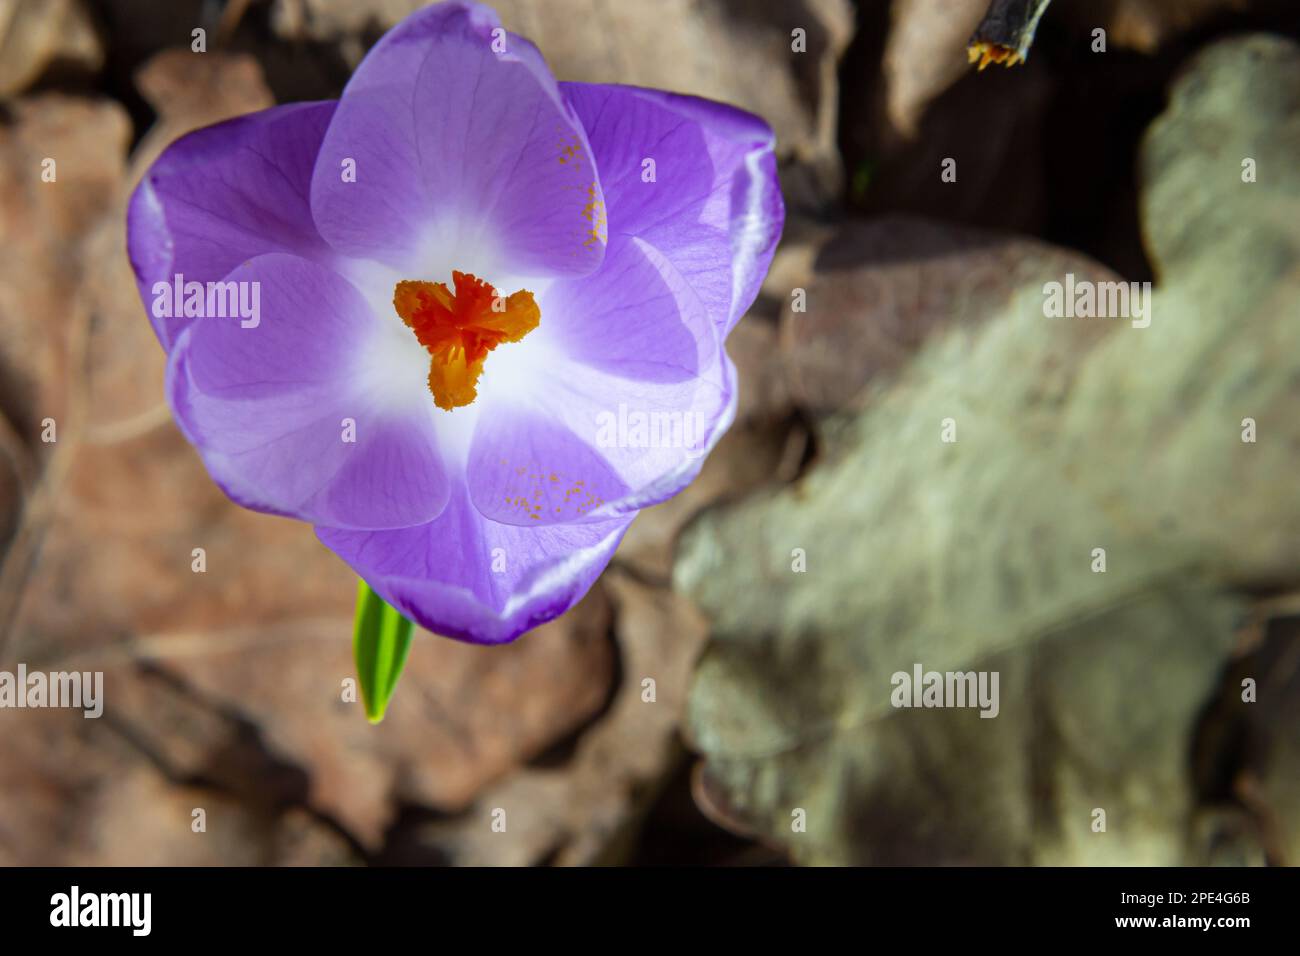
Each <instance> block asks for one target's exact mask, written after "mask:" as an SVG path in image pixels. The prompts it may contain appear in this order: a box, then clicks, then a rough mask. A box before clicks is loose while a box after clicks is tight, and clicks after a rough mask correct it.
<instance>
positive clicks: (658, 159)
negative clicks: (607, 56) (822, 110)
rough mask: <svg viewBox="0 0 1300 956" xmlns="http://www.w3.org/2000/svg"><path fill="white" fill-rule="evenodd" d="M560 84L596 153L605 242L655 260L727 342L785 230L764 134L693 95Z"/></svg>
mask: <svg viewBox="0 0 1300 956" xmlns="http://www.w3.org/2000/svg"><path fill="white" fill-rule="evenodd" d="M560 86H561V89H562V90H563V92H564V96H565V98H566V99H567V100H568V102H569V103H570V104H571V105H572V106H573V108H574V110H575V111H576V112H577V114H578V116H579V118H580V119H581V120H582V123H583V126H584V127H585V128H586V130H587V137H588V139H589V140H590V142H591V148H592V150H593V151H594V153H595V156H596V166H597V168H599V169H600V174H601V184H602V186H603V187H604V190H605V203H606V207H607V209H608V211H609V229H610V234H611V236H612V235H614V234H615V233H621V234H624V235H629V236H636V237H637V238H639V239H641V240H642V241H644V242H647V243H650V244H651V245H653V246H655V247H656V248H657V249H658V250H659V251H660V252H661V253H663V255H664V256H665V257H666V258H667V259H668V260H669V261H670V262H672V263H673V265H674V266H675V267H676V268H677V270H678V271H679V272H680V273H681V274H682V275H683V276H685V278H686V280H687V281H688V282H689V283H690V284H691V286H692V287H693V288H694V289H695V290H696V292H697V293H698V294H699V295H700V297H701V298H702V299H703V300H704V301H705V303H706V304H707V305H708V308H709V312H710V314H711V315H712V316H713V317H714V320H715V321H716V322H717V324H718V325H719V327H720V328H721V329H722V331H723V334H724V337H725V333H726V332H728V331H730V330H731V328H732V326H734V325H735V324H736V322H737V321H739V320H740V317H741V316H742V315H744V314H745V311H746V310H747V309H748V308H749V307H750V305H752V304H753V301H754V298H755V297H756V296H757V295H758V290H759V286H760V285H761V284H762V281H763V277H764V276H765V275H766V274H767V269H768V266H769V265H770V264H771V261H772V255H773V253H774V252H775V251H776V244H777V241H778V240H779V239H780V237H781V229H782V227H783V225H784V223H785V206H784V203H783V201H782V199H781V188H780V183H779V181H778V180H777V175H776V158H775V156H774V155H773V152H772V149H773V145H774V138H773V135H772V130H771V128H770V127H769V126H768V125H767V124H766V123H765V122H763V121H762V120H761V119H759V118H758V117H757V116H753V115H751V114H749V113H746V112H744V111H742V110H738V109H735V108H734V107H730V106H725V105H723V104H721V103H714V102H712V101H710V100H704V99H699V98H697V97H691V96H679V95H676V94H673V93H664V92H661V91H658V90H645V89H640V88H637V87H630V86H608V85H600V84H588V83H562V84H560ZM647 160H653V161H654V166H653V174H654V175H653V180H652V181H647V180H649V179H650V176H649V172H650V170H651V167H649V166H648V165H647V164H646V161H647Z"/></svg>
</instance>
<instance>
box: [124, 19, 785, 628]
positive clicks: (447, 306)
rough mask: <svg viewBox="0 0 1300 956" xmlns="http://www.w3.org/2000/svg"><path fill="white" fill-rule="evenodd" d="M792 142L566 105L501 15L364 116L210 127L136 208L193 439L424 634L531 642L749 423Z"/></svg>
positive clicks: (621, 105)
mask: <svg viewBox="0 0 1300 956" xmlns="http://www.w3.org/2000/svg"><path fill="white" fill-rule="evenodd" d="M772 146H773V136H772V132H771V130H770V129H769V128H768V126H767V125H766V124H765V123H764V122H762V121H761V120H760V119H758V118H756V117H754V116H751V115H749V114H747V113H743V112H741V111H739V110H736V109H733V108H731V107H727V106H723V105H720V104H717V103H712V102H708V101H705V100H701V99H696V98H692V97H686V96H678V95H673V94H670V93H665V92H659V91H653V90H644V89H637V88H633V87H626V86H605V85H593V84H584V83H557V82H556V81H555V79H554V78H553V77H552V75H551V73H550V71H549V70H548V68H547V66H546V63H545V61H544V60H543V59H542V57H541V55H540V54H539V53H538V51H537V49H536V48H535V47H534V46H533V45H532V44H531V43H529V42H528V41H527V40H525V39H523V38H522V37H518V36H515V35H514V34H510V33H507V32H506V31H505V30H503V29H502V28H501V27H500V21H499V20H498V19H497V17H496V15H495V14H494V13H493V12H492V11H491V10H490V9H488V8H486V7H483V6H480V5H478V4H474V3H461V2H456V3H442V4H438V5H436V6H431V7H428V8H425V9H423V10H420V11H419V12H417V13H415V14H413V15H412V16H410V17H409V18H407V19H406V20H405V21H403V22H402V23H400V24H399V25H398V26H397V27H395V28H394V29H393V30H391V31H390V32H389V33H388V34H387V35H385V36H384V37H383V39H381V40H380V41H379V43H378V44H376V45H375V47H374V48H373V49H372V50H371V51H370V53H369V55H368V56H367V57H366V58H365V60H364V61H363V62H362V63H361V65H360V66H359V67H358V68H357V71H356V73H355V75H354V76H353V77H352V79H351V81H350V82H349V83H348V85H347V87H346V89H345V90H344V91H343V96H342V98H341V99H339V100H338V101H337V102H322V103H298V104H293V105H289V106H281V107H277V108H274V109H269V110H266V111H264V112H260V113H255V114H252V115H249V116H244V117H241V118H239V119H235V120H232V121H229V122H226V123H222V124H220V125H217V126H212V127H209V128H207V129H203V130H199V131H198V132H195V133H192V134H190V135H188V136H186V137H184V138H182V139H181V140H179V141H178V142H176V143H175V144H173V145H172V146H171V147H170V148H169V149H168V150H167V151H166V152H165V153H164V154H163V155H162V157H161V158H160V159H159V160H158V161H157V162H156V163H155V164H154V165H153V167H152V168H151V169H150V170H149V172H148V173H147V174H146V175H145V177H144V179H143V181H142V182H141V183H140V185H139V187H138V188H137V189H136V191H135V194H134V195H133V197H132V199H131V205H130V211H129V216H128V233H129V246H130V254H131V262H132V265H133V267H134V269H135V272H136V276H137V280H138V282H139V285H140V290H141V295H142V297H143V298H144V300H145V302H146V304H147V305H148V306H149V307H150V311H151V314H152V316H153V323H154V330H155V331H156V333H157V335H158V339H159V341H160V342H161V343H162V345H163V348H164V349H165V350H166V351H167V354H168V366H167V396H168V400H169V401H170V403H171V407H172V410H173V412H174V414H175V417H176V421H177V422H178V423H179V425H180V427H181V429H182V430H183V431H184V433H185V435H186V437H187V438H188V439H189V440H190V441H191V442H192V443H193V444H194V446H195V447H196V448H197V449H198V451H199V454H200V455H201V456H202V458H203V461H204V464H205V465H206V466H207V468H208V471H209V472H210V473H211V475H212V477H213V479H214V480H215V481H216V482H217V483H218V484H219V485H220V486H221V488H222V489H223V490H224V491H225V492H226V494H227V495H229V496H230V498H232V499H233V500H234V501H236V502H237V503H239V504H241V505H243V506H245V507H247V508H251V509H254V510H257V511H263V512H267V513H271V514H278V515H287V516H290V517H294V518H298V519H300V520H303V521H309V522H311V523H312V524H314V525H315V526H316V531H317V534H318V535H319V537H320V540H321V541H322V542H324V544H325V545H326V546H327V547H329V548H330V549H332V550H333V551H334V552H335V553H337V554H338V555H339V556H340V557H342V558H343V560H344V561H346V562H347V563H348V564H349V565H351V567H352V568H353V569H354V570H355V571H356V573H357V574H358V575H360V576H361V577H362V578H363V579H364V580H365V581H366V582H368V583H369V584H370V586H371V587H372V588H373V589H374V590H375V591H376V592H377V593H378V594H379V595H380V596H382V597H383V598H384V600H386V601H387V602H388V603H389V604H391V605H392V606H393V607H395V608H397V609H398V610H400V611H401V612H402V613H403V614H405V615H406V616H407V617H409V618H411V619H412V620H414V621H416V622H417V623H419V624H421V625H422V626H424V627H426V628H428V629H429V630H432V631H435V632H437V633H440V634H444V635H447V636H451V637H456V638H460V639H463V640H469V641H474V642H479V643H499V642H502V641H509V640H511V639H513V638H515V637H517V636H518V635H519V634H521V633H523V632H524V631H526V630H528V629H529V628H532V627H535V626H537V625H538V624H540V623H542V622H544V621H547V620H549V619H551V618H553V617H555V616H556V615H558V614H561V613H563V612H564V611H565V610H567V609H568V608H569V607H571V606H572V605H573V604H574V603H575V602H577V601H578V600H579V599H580V598H581V597H582V596H583V594H585V593H586V591H587V590H588V588H590V586H591V584H592V582H593V581H594V580H595V579H596V577H597V576H598V575H599V573H600V572H601V570H602V569H603V568H604V566H605V565H606V564H607V563H608V561H609V559H610V557H611V555H612V554H613V552H614V549H615V547H616V546H617V545H618V543H619V541H620V539H621V538H622V536H623V534H624V532H625V531H626V530H627V527H628V525H629V524H630V523H631V521H632V520H633V518H634V517H635V516H636V514H637V512H638V510H639V509H641V508H644V507H646V506H648V505H652V504H655V503H657V502H660V501H663V500H664V499H666V498H669V497H671V496H672V495H674V494H676V493H677V492H678V491H680V490H681V489H682V488H683V487H685V486H686V485H687V484H688V483H689V482H690V481H691V480H692V479H693V478H694V477H695V475H696V474H697V473H698V471H699V468H700V466H701V463H702V458H703V455H704V454H706V453H707V452H708V451H709V450H710V449H711V448H712V447H713V445H714V444H715V443H716V442H717V440H718V438H719V437H720V436H721V434H722V433H723V431H725V429H726V428H727V427H728V426H729V425H730V423H731V421H732V418H733V416H734V413H735V407H736V381H735V369H734V367H733V366H732V363H731V361H730V360H729V359H728V357H727V354H726V352H725V351H724V349H723V342H724V340H725V339H726V336H727V333H728V332H729V331H730V330H731V328H732V326H733V325H734V324H735V323H736V321H737V320H738V319H739V318H740V317H741V315H742V314H743V313H744V312H745V310H746V309H747V308H748V307H749V305H750V304H751V303H752V302H753V300H754V297H755V295H756V294H757V291H758V287H759V284H760V282H761V281H762V278H763V276H764V275H765V273H766V271H767V268H768V265H769V263H770V261H771V257H772V253H773V250H774V247H775V245H776V242H777V239H778V237H779V235H780V232H781V227H782V222H783V218H784V211H783V206H782V201H781V195H780V191H779V187H778V184H777V179H776V171H775V160H774V157H773V153H772ZM223 316H224V317H223Z"/></svg>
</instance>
